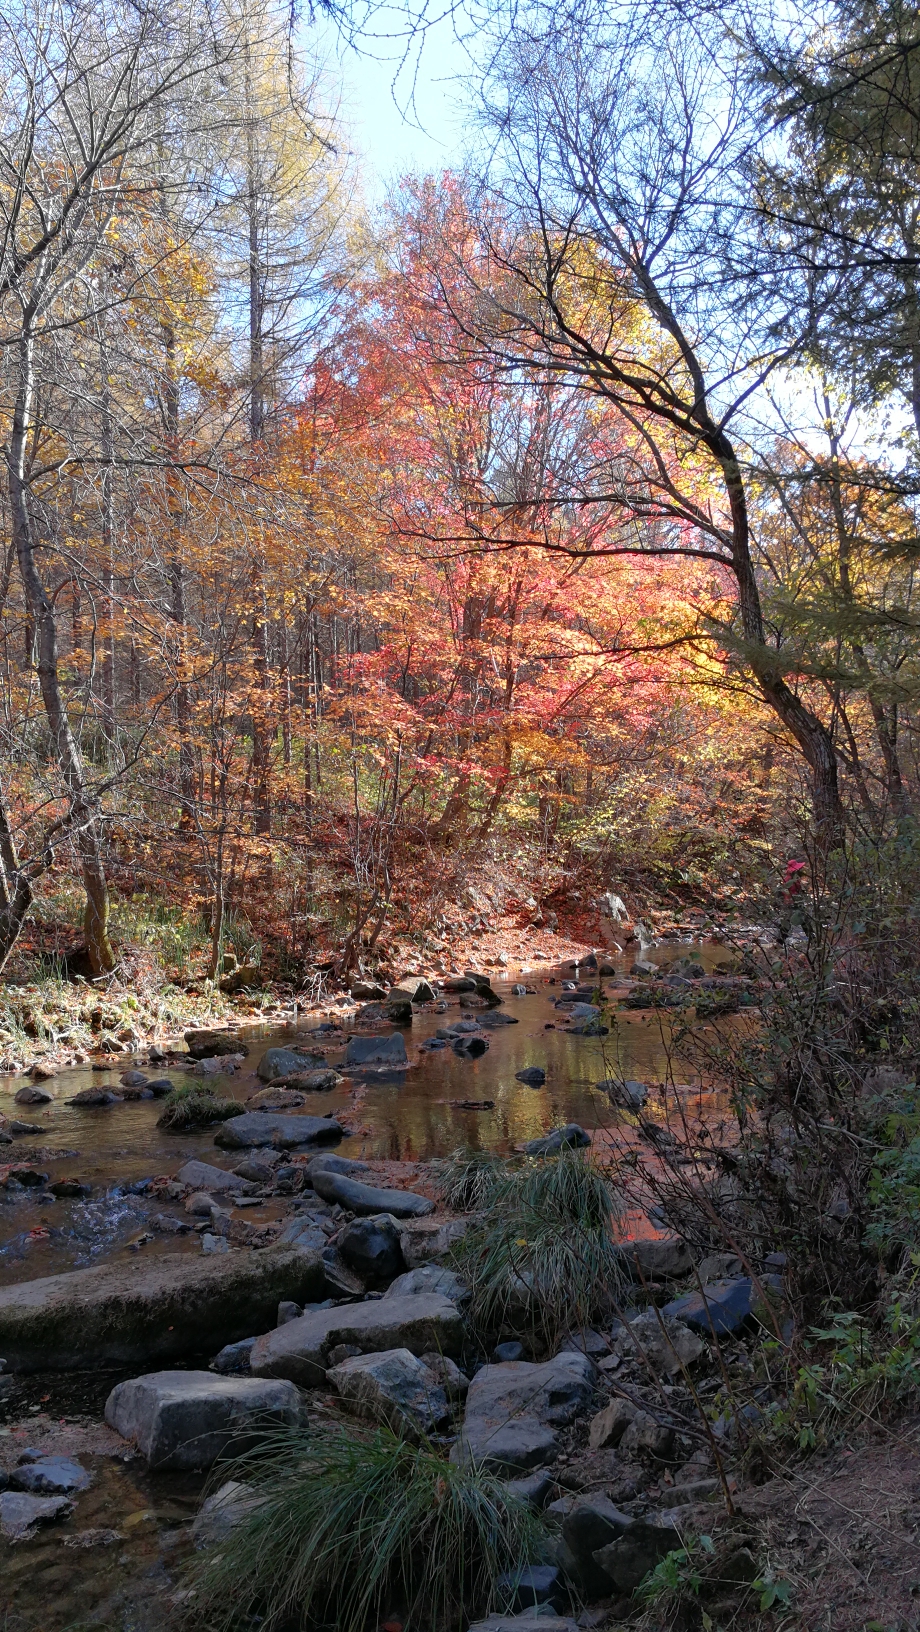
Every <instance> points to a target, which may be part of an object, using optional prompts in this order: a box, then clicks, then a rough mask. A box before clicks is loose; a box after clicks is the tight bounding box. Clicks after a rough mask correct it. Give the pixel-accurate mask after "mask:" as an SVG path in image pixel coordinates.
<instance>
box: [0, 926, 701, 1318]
mask: <svg viewBox="0 0 920 1632" xmlns="http://www.w3.org/2000/svg"><path fill="white" fill-rule="evenodd" d="M689 949H690V943H682V944H679V945H675V943H674V942H673V941H672V942H669V943H667V946H666V947H662V948H661V949H660V951H661V953H662V955H664V954H666V955H667V957H668V959H669V960H670V959H671V958H673V957H674V956H675V955H681V954H684V953H685V952H686V951H687V950H689ZM693 951H694V955H695V956H696V957H698V958H699V960H700V961H701V962H702V963H703V964H704V966H705V967H707V969H709V968H711V967H712V966H713V964H715V963H718V962H719V961H720V959H722V958H724V957H725V949H724V947H722V946H718V945H714V944H713V945H710V944H704V945H702V946H700V945H698V944H697V945H695V946H694V947H693ZM646 955H647V956H649V957H651V958H652V959H654V956H655V953H654V950H653V949H649V951H648V952H647V954H646ZM629 961H630V960H629V958H628V957H626V956H624V957H622V958H618V959H617V960H616V962H617V963H618V964H619V965H621V967H622V968H623V970H624V972H625V969H626V968H627V967H628V963H629ZM571 973H572V971H571V969H566V970H559V971H556V972H555V975H554V976H552V977H551V976H550V975H549V974H548V973H542V974H540V975H535V976H534V975H532V976H530V977H527V978H528V984H529V985H531V986H536V988H537V990H536V995H533V996H527V997H515V996H512V994H511V986H512V984H513V983H514V981H513V978H511V977H507V978H499V977H498V976H497V975H496V974H495V972H494V971H493V972H492V978H493V981H494V983H495V987H496V990H497V991H498V992H499V993H500V995H502V996H503V998H504V1002H503V1005H502V1008H501V1010H500V1011H499V1012H500V1013H502V1014H504V1015H508V1016H510V1017H511V1018H512V1019H513V1020H515V1021H516V1022H517V1023H516V1024H514V1025H502V1026H500V1027H499V1028H498V1029H496V1030H494V1031H492V1032H490V1034H489V1036H490V1045H489V1049H488V1052H487V1053H486V1054H484V1055H483V1056H482V1057H481V1058H480V1059H478V1060H466V1059H462V1058H459V1057H458V1056H457V1055H455V1054H454V1053H453V1051H452V1050H451V1049H450V1048H446V1049H443V1050H440V1051H438V1052H432V1053H426V1052H420V1053H419V1052H417V1050H418V1044H419V1043H421V1042H423V1041H424V1040H425V1038H427V1037H431V1036H433V1035H434V1033H435V1031H436V1030H437V1028H438V1027H439V1026H443V1025H445V1023H453V1022H454V1021H456V1019H457V1018H458V1017H460V1015H461V1014H462V1013H463V1012H464V1011H462V1010H460V1009H459V1007H458V1006H457V1000H456V999H454V1000H453V1002H452V1004H451V1008H450V1010H449V1012H448V1014H446V1015H444V1014H437V1013H435V1012H433V1010H426V1011H421V1012H419V1013H417V1015H416V1016H415V1018H414V1020H413V1023H412V1027H411V1032H410V1031H408V1030H407V1031H406V1033H405V1036H406V1042H407V1049H408V1053H409V1056H410V1060H411V1061H413V1062H414V1063H412V1065H411V1067H410V1069H409V1070H408V1071H407V1072H405V1073H404V1074H403V1075H400V1076H394V1077H391V1078H388V1079H387V1078H383V1079H379V1080H376V1081H375V1080H371V1081H369V1082H368V1083H367V1084H366V1086H364V1085H362V1086H361V1087H360V1088H359V1090H358V1092H357V1094H356V1092H355V1084H354V1081H351V1082H349V1083H348V1084H347V1085H346V1086H345V1087H342V1088H339V1089H336V1090H333V1092H331V1093H322V1094H312V1095H307V1097H306V1101H305V1104H304V1106H303V1110H304V1112H305V1113H309V1114H312V1115H314V1116H326V1115H329V1114H332V1115H336V1113H338V1112H350V1113H352V1114H351V1115H350V1118H349V1120H350V1121H351V1122H352V1124H353V1126H354V1127H355V1132H354V1134H353V1135H352V1136H351V1137H349V1138H348V1139H346V1140H344V1141H343V1143H342V1145H341V1147H340V1148H341V1150H342V1153H343V1154H347V1155H348V1156H350V1157H354V1158H358V1159H368V1160H374V1159H389V1160H398V1161H419V1160H425V1159H427V1158H433V1157H438V1156H444V1155H446V1154H447V1153H448V1152H449V1151H451V1150H453V1149H455V1148H456V1147H457V1146H459V1145H466V1146H470V1147H472V1148H478V1149H490V1150H496V1151H501V1152H505V1151H510V1150H511V1149H513V1148H514V1147H515V1146H516V1145H519V1144H521V1143H522V1142H523V1141H525V1140H528V1139H533V1138H535V1137H537V1136H538V1135H540V1134H541V1133H543V1132H545V1131H546V1130H547V1129H548V1128H550V1127H553V1126H555V1125H557V1124H559V1123H562V1122H579V1123H581V1125H582V1126H583V1127H585V1128H587V1129H588V1130H589V1131H592V1130H595V1129H598V1128H602V1127H604V1126H606V1125H609V1124H611V1123H613V1122H616V1121H617V1120H618V1119H620V1118H621V1117H622V1114H623V1113H622V1112H620V1111H618V1110H617V1109H616V1108H615V1107H613V1106H612V1105H611V1103H610V1100H609V1098H608V1096H607V1094H606V1093H604V1092H602V1091H599V1090H598V1089H597V1088H596V1087H595V1084H596V1083H597V1082H598V1081H600V1080H601V1079H603V1078H605V1077H612V1076H621V1077H627V1078H629V1077H633V1078H638V1079H640V1080H655V1079H658V1078H660V1077H661V1076H662V1075H663V1073H664V1070H665V1065H666V1049H665V1043H664V1040H663V1033H662V1024H661V1021H660V1019H659V1017H658V1015H657V1014H655V1013H654V1012H652V1011H637V1010H628V1009H616V1007H614V1013H615V1023H614V1025H613V1026H612V1027H611V1031H610V1034H609V1035H608V1036H607V1037H603V1038H596V1037H595V1038H592V1037H581V1036H577V1035H573V1034H572V1033H571V1032H566V1031H564V1030H561V1029H547V1026H548V1023H549V1024H555V1023H556V1022H559V1023H560V1024H561V1023H562V1018H563V1017H562V1015H560V1014H558V1013H557V1012H556V1011H555V1010H554V1008H553V1002H554V1000H555V999H556V998H557V997H559V996H560V995H561V993H560V981H561V980H562V979H563V978H566V977H567V976H571ZM583 978H584V979H585V980H587V979H589V978H590V976H588V975H587V974H586V975H585V976H584V977H583ZM616 984H617V981H616V978H615V977H614V978H610V979H608V980H607V981H606V982H605V985H606V986H607V987H609V988H615V986H616ZM346 1023H347V1022H346ZM315 1027H316V1021H315V1020H313V1021H306V1022H304V1023H302V1024H301V1025H300V1026H298V1027H296V1028H295V1027H294V1025H293V1023H289V1024H288V1025H286V1026H284V1027H282V1028H280V1029H278V1028H274V1029H269V1028H268V1027H264V1028H258V1027H255V1028H248V1029H244V1030H242V1031H241V1033H240V1035H241V1037H243V1038H244V1040H245V1041H246V1042H247V1044H248V1046H249V1050H250V1052H249V1055H248V1057H247V1059H246V1060H245V1061H244V1062H243V1066H242V1068H241V1069H240V1070H239V1071H238V1073H236V1074H235V1075H221V1076H218V1077H214V1078H209V1079H208V1080H209V1081H210V1082H211V1083H212V1084H213V1085H214V1087H215V1089H216V1091H217V1092H218V1093H219V1094H221V1095H225V1096H229V1097H233V1098H235V1099H238V1100H239V1101H240V1102H244V1101H245V1100H246V1099H247V1098H248V1097H249V1096H250V1095H251V1094H252V1093H253V1092H254V1091H255V1090H256V1089H257V1088H259V1087H261V1086H262V1084H261V1083H260V1082H258V1080H257V1079H256V1077H255V1074H254V1073H255V1070H256V1067H257V1065H258V1062H259V1059H260V1058H261V1055H262V1053H263V1052H264V1051H265V1050H266V1049H267V1048H269V1047H273V1046H274V1047H277V1046H278V1045H279V1044H281V1045H283V1044H287V1045H290V1044H291V1043H292V1042H294V1041H296V1042H298V1043H302V1042H304V1041H307V1040H309V1039H310V1037H311V1033H312V1032H313V1031H315ZM345 1041H346V1037H345V1036H343V1035H341V1034H340V1035H339V1037H338V1040H337V1041H336V1040H333V1039H330V1038H329V1037H328V1036H325V1035H324V1036H322V1037H321V1038H318V1039H317V1044H318V1046H322V1047H323V1049H324V1051H325V1052H326V1053H327V1056H328V1059H329V1062H330V1064H331V1065H336V1064H338V1063H339V1062H340V1061H341V1060H342V1057H343V1053H344V1047H345ZM130 1064H131V1061H130V1059H129V1058H128V1057H127V1056H122V1057H120V1058H119V1060H118V1062H117V1064H115V1065H113V1067H112V1069H111V1070H110V1071H106V1072H100V1071H98V1070H97V1071H91V1070H90V1069H89V1068H88V1067H82V1068H74V1069H70V1070H66V1071H61V1072H60V1073H59V1074H58V1076H57V1077H56V1078H54V1079H53V1082H52V1083H51V1084H50V1086H51V1087H52V1089H53V1090H54V1092H55V1093H56V1096H57V1097H56V1099H55V1101H54V1102H53V1103H52V1104H50V1105H47V1106H20V1105H17V1104H16V1103H15V1100H14V1096H15V1093H16V1091H17V1089H18V1088H19V1087H21V1086H22V1079H16V1078H7V1079H4V1080H3V1081H2V1082H0V1113H3V1114H5V1115H6V1116H8V1117H9V1118H11V1119H13V1118H16V1119H18V1120H20V1121H24V1122H29V1123H32V1124H33V1125H35V1126H38V1127H40V1129H41V1132H40V1133H34V1134H27V1135H20V1136H18V1137H17V1138H16V1139H15V1141H14V1143H13V1145H11V1146H10V1145H5V1146H3V1147H2V1149H0V1162H3V1161H10V1160H17V1161H22V1160H24V1159H25V1160H31V1161H33V1162H34V1165H35V1166H36V1167H37V1168H38V1169H39V1170H40V1171H41V1172H44V1173H47V1174H48V1175H49V1176H50V1178H51V1179H52V1180H58V1179H63V1178H76V1179H79V1180H80V1181H81V1182H82V1183H84V1184H87V1185H90V1186H92V1194H91V1195H90V1196H89V1197H88V1198H87V1199H85V1200H60V1201H54V1200H53V1199H50V1198H49V1197H48V1195H47V1193H46V1192H44V1191H42V1192H41V1194H39V1192H38V1191H36V1193H35V1197H34V1199H33V1197H32V1195H30V1194H29V1193H28V1192H25V1193H24V1192H23V1191H21V1190H20V1191H17V1192H10V1191H4V1190H3V1189H0V1286H3V1285H9V1284H11V1283H12V1282H18V1281H23V1280H29V1279H32V1278H34V1277H36V1276H41V1275H49V1274H54V1273H56V1272H58V1271H60V1270H63V1269H73V1268H80V1267H83V1266H85V1265H88V1264H92V1263H95V1262H99V1261H101V1260H102V1259H104V1258H105V1259H108V1258H111V1257H113V1256H116V1257H118V1256H122V1257H126V1256H127V1253H128V1243H129V1242H130V1241H131V1239H132V1237H133V1236H136V1235H137V1234H138V1232H140V1231H142V1230H143V1228H144V1225H145V1222H146V1221H147V1219H148V1217H149V1216H150V1214H151V1212H156V1211H159V1210H161V1207H160V1206H159V1204H156V1203H153V1202H151V1200H149V1199H147V1198H145V1197H143V1196H138V1195H132V1194H131V1193H130V1188H129V1187H130V1186H131V1185H132V1184H135V1183H136V1182H137V1181H139V1180H142V1179H145V1178H150V1177H153V1176H154V1175H159V1174H171V1173H175V1172H176V1170H177V1169H178V1168H179V1167H180V1166H181V1165H182V1163H183V1162H185V1161H187V1160H188V1159H189V1157H192V1156H195V1157H198V1158H200V1159H201V1160H203V1161H211V1162H215V1161H216V1163H217V1165H219V1166H226V1167H229V1166H231V1165H232V1163H231V1161H230V1160H228V1153H227V1152H223V1151H219V1150H217V1149H216V1148H215V1145H214V1134H215V1131H216V1130H215V1129H214V1128H208V1129H205V1130H203V1131H200V1132H194V1133H185V1134H172V1133H168V1132H165V1131H163V1130H162V1129H160V1128H158V1127H157V1118H158V1117H159V1116H160V1115H161V1113H162V1104H161V1103H159V1102H158V1101H156V1100H141V1101H134V1102H130V1101H129V1102H124V1103H119V1104H115V1105H111V1106H106V1107H98V1108H95V1107H94V1108H89V1107H81V1106H74V1105H70V1104H69V1103H68V1101H69V1100H70V1099H71V1098H72V1096H73V1095H74V1094H76V1093H78V1092H80V1091H81V1090H82V1089H84V1088H87V1087H90V1086H94V1087H97V1086H104V1085H109V1086H112V1087H117V1085H118V1079H119V1076H120V1074H121V1073H122V1072H123V1071H124V1070H125V1069H126V1068H127V1067H128V1066H129V1065H130ZM532 1065H539V1066H542V1067H543V1068H544V1070H545V1071H546V1082H545V1084H544V1085H543V1086H542V1087H539V1088H533V1087H527V1086H526V1085H525V1084H523V1083H521V1082H518V1081H517V1080H516V1073H517V1072H518V1071H521V1070H522V1069H524V1067H526V1066H532ZM147 1069H148V1071H149V1072H150V1074H151V1075H162V1074H163V1071H161V1069H160V1068H157V1067H155V1068H149V1067H148V1068H147ZM170 1074H171V1077H172V1080H173V1081H175V1082H176V1083H182V1082H184V1081H187V1080H189V1079H188V1078H187V1076H186V1073H185V1071H184V1069H183V1068H182V1067H179V1068H176V1066H173V1067H171V1068H170ZM463 1100H479V1101H481V1100H493V1101H494V1108H492V1109H489V1110H465V1109H463V1108H461V1106H460V1105H459V1104H457V1103H452V1102H458V1101H463ZM58 1151H60V1152H61V1154H60V1155H56V1154H55V1152H58ZM3 1198H7V1199H5V1200H4V1199H3ZM250 1216H251V1217H252V1220H253V1222H257V1221H259V1220H260V1219H261V1218H262V1217H271V1216H272V1214H271V1208H269V1209H268V1211H267V1212H265V1213H264V1214H263V1212H262V1210H261V1209H260V1210H259V1211H258V1212H253V1213H252V1214H251V1215H250ZM182 1250H185V1251H198V1250H200V1248H199V1245H198V1242H197V1239H195V1238H192V1239H191V1240H189V1239H187V1238H184V1239H180V1240H177V1238H176V1237H174V1236H173V1237H170V1236H160V1237H158V1238H157V1239H156V1240H155V1241H154V1242H152V1243H150V1245H149V1246H147V1247H146V1248H145V1254H146V1255H147V1256H150V1255H151V1254H155V1253H159V1252H164V1251H168V1252H175V1251H182Z"/></svg>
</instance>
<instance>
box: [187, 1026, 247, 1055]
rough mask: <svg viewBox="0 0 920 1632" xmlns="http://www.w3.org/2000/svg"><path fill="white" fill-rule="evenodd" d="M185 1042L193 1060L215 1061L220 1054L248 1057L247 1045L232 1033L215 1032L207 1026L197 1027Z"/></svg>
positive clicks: (189, 1032)
mask: <svg viewBox="0 0 920 1632" xmlns="http://www.w3.org/2000/svg"><path fill="white" fill-rule="evenodd" d="M185 1041H186V1043H187V1045H188V1051H189V1053H190V1055H191V1056H192V1059H193V1060H208V1059H214V1058H216V1056H217V1055H219V1054H242V1055H244V1056H245V1055H247V1054H248V1053H249V1048H248V1046H247V1044H246V1043H244V1042H241V1041H240V1038H239V1037H237V1036H236V1034H235V1033H234V1032H232V1031H220V1030H214V1029H213V1028H211V1027H207V1026H196V1027H194V1028H193V1029H192V1030H191V1031H187V1032H186V1033H185Z"/></svg>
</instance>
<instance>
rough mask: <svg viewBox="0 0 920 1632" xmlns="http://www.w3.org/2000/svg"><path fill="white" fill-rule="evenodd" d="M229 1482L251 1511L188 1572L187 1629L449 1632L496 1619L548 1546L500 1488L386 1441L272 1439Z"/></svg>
mask: <svg viewBox="0 0 920 1632" xmlns="http://www.w3.org/2000/svg"><path fill="white" fill-rule="evenodd" d="M226 1471H227V1470H226V1467H223V1468H222V1469H221V1478H224V1477H226ZM232 1474H233V1477H234V1478H236V1479H240V1480H243V1481H245V1482H246V1483H247V1484H248V1485H250V1486H252V1487H253V1488H254V1490H255V1493H256V1503H255V1504H254V1506H253V1507H252V1509H251V1510H250V1511H249V1513H248V1514H247V1515H246V1517H245V1518H244V1519H243V1520H242V1522H241V1523H240V1524H239V1526H237V1527H236V1528H235V1529H234V1531H233V1539H232V1545H230V1546H226V1545H224V1546H220V1547H218V1549H216V1550H215V1551H213V1552H211V1553H209V1554H207V1555H206V1556H205V1558H204V1560H203V1561H202V1562H198V1563H196V1564H195V1565H193V1566H192V1585H193V1588H194V1594H193V1596H192V1598H191V1599H190V1602H189V1621H190V1623H191V1622H193V1623H194V1625H195V1626H196V1627H198V1628H200V1627H202V1626H206V1627H212V1628H218V1629H224V1628H226V1629H230V1628H232V1627H234V1626H237V1625H243V1624H246V1625H248V1624H250V1617H252V1616H258V1617H259V1624H260V1625H261V1626H262V1627H263V1628H264V1629H265V1632H273V1629H274V1628H281V1627H284V1628H293V1627H302V1626H306V1625H311V1626H315V1625H317V1624H325V1625H327V1626H333V1627H335V1629H336V1632H365V1629H366V1628H367V1627H368V1626H377V1625H379V1623H380V1621H381V1620H382V1619H384V1618H385V1617H386V1615H387V1613H392V1612H393V1610H394V1608H396V1607H398V1608H399V1610H400V1619H401V1620H402V1621H403V1623H404V1625H405V1626H406V1627H407V1628H408V1629H410V1632H413V1629H414V1632H447V1629H452V1628H460V1627H465V1626H466V1625H468V1624H469V1621H470V1620H472V1619H475V1618H476V1617H477V1616H478V1615H479V1614H481V1613H485V1612H487V1611H488V1610H490V1609H491V1608H493V1607H495V1606H496V1586H495V1583H496V1582H497V1580H498V1578H499V1577H500V1576H501V1575H502V1574H503V1573H504V1572H506V1571H515V1570H517V1569H519V1568H520V1567H521V1566H522V1565H523V1564H526V1563H531V1562H534V1561H535V1560H536V1559H537V1558H538V1557H539V1556H540V1554H541V1550H542V1547H543V1544H544V1542H545V1535H544V1532H543V1529H542V1527H541V1524H540V1521H539V1520H538V1519H537V1518H536V1516H535V1515H534V1514H533V1513H532V1512H531V1510H530V1509H529V1508H527V1507H526V1506H525V1505H524V1504H523V1503H520V1502H518V1501H516V1500H514V1499H512V1498H509V1496H508V1494H507V1491H506V1489H505V1488H504V1486H503V1485H502V1483H501V1481H500V1480H499V1479H497V1478H494V1477H492V1476H491V1475H489V1474H486V1473H484V1472H481V1471H480V1470H479V1469H477V1468H475V1467H455V1466H453V1465H452V1464H451V1463H450V1462H448V1461H446V1460H445V1459H444V1457H443V1456H442V1455H440V1454H439V1453H438V1452H436V1451H435V1450H434V1449H433V1448H432V1447H431V1446H428V1445H421V1446H419V1445H413V1444H409V1443H408V1442H406V1441H405V1440H402V1439H400V1438H399V1437H398V1436H397V1435H395V1434H394V1433H392V1432H391V1431H390V1430H389V1429H387V1428H378V1429H376V1430H374V1431H369V1430H367V1431H362V1430H360V1429H358V1428H356V1427H355V1426H352V1425H349V1426H348V1428H347V1429H342V1428H339V1427H337V1426H324V1427H322V1428H320V1429H318V1430H310V1431H307V1430H292V1431H290V1432H286V1433H276V1434H273V1435H271V1436H270V1437H267V1438H266V1440H265V1443H264V1446H263V1447H262V1449H261V1451H260V1452H259V1453H257V1454H256V1455H254V1456H251V1457H248V1458H246V1459H245V1460H244V1461H242V1462H240V1463H237V1464H235V1465H234V1467H233V1469H232ZM498 1607H504V1606H501V1605H499V1606H498Z"/></svg>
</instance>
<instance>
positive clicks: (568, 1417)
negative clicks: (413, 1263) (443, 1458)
mask: <svg viewBox="0 0 920 1632" xmlns="http://www.w3.org/2000/svg"><path fill="white" fill-rule="evenodd" d="M386 1301H387V1300H386V1299H385V1298H384V1299H383V1300H382V1304H381V1307H383V1308H385V1307H386ZM596 1379H597V1372H596V1369H595V1367H594V1364H593V1362H592V1361H591V1360H589V1359H588V1356H587V1355H585V1354H580V1353H578V1352H577V1351H573V1350H567V1351H563V1353H562V1354H557V1355H556V1357H555V1359H553V1360H545V1361H543V1362H541V1363H539V1364H533V1363H531V1362H530V1361H527V1360H507V1361H504V1362H502V1363H501V1364H500V1365H497V1366H483V1368H482V1370H481V1371H478V1372H477V1373H476V1376H475V1377H474V1378H473V1380H472V1382H471V1383H470V1388H469V1393H468V1394H467V1397H466V1410H465V1412H464V1416H463V1431H462V1433H461V1436H460V1441H459V1444H458V1446H457V1447H456V1451H457V1455H458V1456H459V1457H463V1458H469V1459H470V1460H472V1461H474V1462H477V1463H480V1464H482V1465H483V1466H485V1467H488V1468H491V1469H494V1470H495V1471H498V1472H510V1473H514V1472H526V1470H527V1469H528V1468H536V1467H541V1466H542V1465H543V1464H544V1463H546V1462H550V1461H552V1460H553V1458H554V1457H555V1455H556V1451H557V1449H558V1441H557V1436H556V1428H557V1427H562V1426H564V1425H566V1424H567V1423H570V1422H573V1421H574V1419H575V1417H576V1416H577V1415H578V1413H579V1412H580V1411H584V1410H585V1409H586V1408H587V1406H588V1405H589V1404H590V1402H591V1397H592V1393H593V1390H594V1386H595V1382H596Z"/></svg>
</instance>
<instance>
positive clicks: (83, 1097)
mask: <svg viewBox="0 0 920 1632" xmlns="http://www.w3.org/2000/svg"><path fill="white" fill-rule="evenodd" d="M16 1097H17V1099H18V1097H19V1096H18V1094H17V1096H16ZM67 1103H68V1105H82V1106H90V1107H99V1106H105V1105H120V1104H122V1095H121V1094H116V1093H115V1092H114V1091H113V1089H111V1088H84V1089H83V1092H82V1093H81V1094H74V1096H73V1099H69V1100H68V1101H67Z"/></svg>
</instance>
